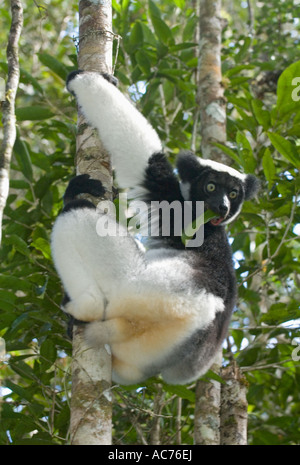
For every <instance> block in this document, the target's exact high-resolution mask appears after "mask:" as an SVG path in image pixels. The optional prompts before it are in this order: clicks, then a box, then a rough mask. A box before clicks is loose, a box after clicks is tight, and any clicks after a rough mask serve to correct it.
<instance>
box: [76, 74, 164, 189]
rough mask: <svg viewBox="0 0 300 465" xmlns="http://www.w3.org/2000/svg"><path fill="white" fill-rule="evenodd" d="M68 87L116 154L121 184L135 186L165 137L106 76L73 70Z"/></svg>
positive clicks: (88, 118) (114, 157)
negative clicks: (161, 135) (158, 133)
mask: <svg viewBox="0 0 300 465" xmlns="http://www.w3.org/2000/svg"><path fill="white" fill-rule="evenodd" d="M67 87H68V90H69V91H70V92H71V93H73V94H74V95H75V96H76V99H77V101H78V104H79V105H80V107H81V108H82V111H83V114H84V115H85V117H86V118H87V120H88V122H89V123H90V124H91V125H92V126H94V127H95V128H97V130H98V132H99V136H100V139H101V141H102V142H103V145H104V147H105V148H106V149H107V150H108V152H109V153H110V155H111V157H112V164H113V167H114V168H115V170H116V179H117V182H118V184H119V186H120V187H134V186H137V185H139V184H141V182H142V181H143V179H144V173H145V168H146V167H147V164H148V159H149V157H150V156H151V155H153V153H156V152H160V151H161V150H162V145H161V141H160V139H159V137H158V135H157V133H156V132H155V130H154V129H153V128H152V127H151V125H150V124H149V123H148V122H147V120H146V119H145V118H144V116H143V115H142V114H141V113H140V112H139V111H138V110H137V109H136V108H135V107H134V106H133V105H132V104H131V103H130V101H129V100H128V99H127V98H126V97H125V96H124V95H123V94H122V93H121V92H120V91H119V90H118V89H117V88H116V87H115V86H114V85H113V84H112V83H111V82H108V80H107V79H106V78H104V77H103V76H101V75H100V74H97V73H92V72H85V71H84V72H80V71H77V72H73V73H71V75H70V76H69V78H68V81H67Z"/></svg>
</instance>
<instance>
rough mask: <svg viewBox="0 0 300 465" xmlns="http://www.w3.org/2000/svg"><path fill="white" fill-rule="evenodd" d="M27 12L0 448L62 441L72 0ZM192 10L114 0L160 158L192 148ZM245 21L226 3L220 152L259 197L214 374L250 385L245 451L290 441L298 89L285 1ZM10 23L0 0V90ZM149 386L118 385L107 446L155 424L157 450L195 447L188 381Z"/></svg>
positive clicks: (7, 271) (239, 242)
mask: <svg viewBox="0 0 300 465" xmlns="http://www.w3.org/2000/svg"><path fill="white" fill-rule="evenodd" d="M23 4H24V10H25V11H24V30H23V34H22V38H21V41H20V64H21V80H20V87H19V91H18V97H17V119H18V138H17V141H16V144H15V147H14V157H13V161H12V169H11V182H10V196H9V199H8V204H7V207H6V210H5V221H4V232H3V235H4V237H3V246H2V249H1V251H0V262H1V265H0V267H1V268H0V336H1V337H3V338H4V339H5V341H6V355H4V352H3V353H2V362H1V364H0V370H1V371H0V377H1V383H2V385H1V387H0V394H1V400H2V402H1V404H0V410H1V422H0V443H1V444H24V443H25V444H26V443H29V444H65V443H68V440H69V433H68V423H69V401H70V389H71V388H70V355H71V343H70V341H69V340H68V338H67V336H66V319H65V317H64V315H63V313H62V311H61V310H60V301H61V298H62V289H61V285H60V282H59V280H58V278H57V275H56V273H55V270H54V268H53V264H52V261H51V255H50V247H49V238H50V232H51V227H52V225H53V222H54V220H55V218H56V216H57V215H58V213H59V211H60V209H61V207H62V202H61V199H62V195H63V192H64V189H65V187H66V184H67V181H68V180H69V179H70V177H72V176H73V175H74V154H75V131H76V108H75V102H74V101H73V99H72V98H71V97H70V96H69V95H68V93H67V92H66V91H65V89H64V80H65V77H66V76H67V74H68V72H69V71H70V70H72V69H74V68H76V47H75V45H76V40H75V42H74V40H73V39H72V38H73V37H75V38H76V30H77V21H78V15H77V2H75V1H71V0H44V1H43V2H40V3H39V4H37V3H36V2H32V1H30V0H24V1H23ZM196 6H197V2H196V1H195V0H194V1H193V0H190V1H183V0H176V1H174V2H169V1H167V0H162V1H160V2H157V1H155V2H154V1H149V2H147V1H145V0H141V1H133V0H122V1H116V0H113V16H114V19H113V21H114V31H115V32H116V33H117V34H119V35H120V36H121V37H122V40H121V41H120V43H119V47H118V45H117V41H115V44H114V45H115V56H116V52H117V49H118V57H117V62H116V72H115V74H116V76H117V77H118V79H119V81H120V87H121V89H122V90H124V92H126V91H128V92H129V93H130V95H131V97H132V99H133V100H134V101H135V102H136V105H137V106H138V108H139V109H140V110H142V111H143V113H144V114H145V116H146V117H147V118H148V119H149V120H150V121H151V123H152V124H153V125H154V127H155V128H156V129H157V131H158V132H159V134H160V136H161V138H162V140H163V141H164V143H165V146H166V149H167V150H168V152H169V154H170V157H171V159H172V158H173V156H174V154H175V153H176V152H177V151H178V150H180V149H183V148H187V149H189V148H190V147H191V145H192V143H194V142H196V146H197V147H199V146H200V143H199V142H200V140H199V136H198V135H197V134H199V121H198V120H197V102H196V101H195V96H196V88H197V86H196V82H195V76H196V67H197V45H196V43H195V38H196V32H197V31H196V29H197V16H196ZM252 14H253V21H252V20H251V15H250V16H249V10H248V8H247V2H243V1H236V0H235V1H228V0H227V1H226V0H225V1H224V2H223V16H224V30H223V50H222V66H223V85H224V88H225V96H226V99H227V115H228V124H227V127H228V144H227V145H226V147H224V148H223V150H224V151H225V153H227V155H228V156H229V158H230V159H232V161H233V163H234V166H235V167H236V168H238V169H242V170H245V172H248V173H255V174H256V175H257V176H258V177H259V178H260V179H261V182H262V189H261V192H260V195H259V199H258V200H257V201H253V202H247V203H245V206H244V209H243V213H242V215H241V216H240V218H239V219H238V220H237V221H236V222H235V223H234V224H233V225H232V226H231V228H230V230H229V231H228V232H229V236H230V241H231V242H232V248H233V251H234V252H235V255H234V256H235V264H236V273H237V279H238V283H239V302H238V305H237V309H236V311H235V313H234V316H233V320H232V324H231V329H230V336H229V338H228V339H227V341H226V344H225V346H224V363H226V362H227V361H228V359H229V358H230V357H232V356H233V357H234V358H236V360H237V362H238V364H239V365H240V367H241V368H242V370H243V373H244V374H245V376H246V378H247V382H248V383H249V387H248V402H249V424H248V441H249V444H297V443H299V438H300V420H299V418H300V415H299V414H300V401H299V384H300V362H299V359H300V349H299V343H300V338H299V318H300V310H299V294H300V292H299V284H300V266H299V254H300V246H299V232H300V228H299V223H300V214H299V209H298V208H297V200H298V198H299V190H300V181H299V167H300V162H299V160H300V157H299V152H300V148H299V137H300V113H299V101H298V100H297V96H299V97H300V89H299V92H297V86H296V85H292V79H294V78H295V77H299V76H300V62H298V61H297V57H299V48H300V46H299V35H300V31H299V18H300V5H299V2H298V1H296V0H294V1H292V0H287V1H280V0H272V1H264V2H253V4H252ZM249 18H250V21H249ZM9 25H10V13H9V1H8V0H4V1H3V2H2V5H1V7H0V40H1V43H2V44H3V46H2V47H1V49H0V77H2V78H4V79H5V78H6V71H7V65H6V58H5V44H6V43H7V35H8V31H9ZM293 91H294V94H292V92H293ZM292 95H293V96H294V97H296V100H293V99H292ZM0 133H1V127H0ZM193 134H194V135H195V134H196V135H197V137H196V141H195V140H193ZM116 285H117V283H116ZM158 381H159V380H157V379H151V380H149V381H148V382H147V383H144V384H143V386H139V387H137V386H136V387H134V388H124V387H122V386H120V387H117V388H114V395H115V411H114V431H113V437H114V442H115V443H116V444H140V443H141V444H145V443H148V442H149V441H151V434H152V433H153V431H154V427H155V425H156V423H157V422H159V423H160V425H161V427H162V428H161V443H162V444H178V443H179V442H182V443H183V444H192V443H193V415H194V403H195V391H194V385H191V386H182V387H178V386H168V385H165V384H162V383H159V382H158ZM178 399H182V400H181V412H180V410H179V401H178ZM158 400H159V402H158ZM158 406H159V407H158ZM157 414H158V415H159V416H157Z"/></svg>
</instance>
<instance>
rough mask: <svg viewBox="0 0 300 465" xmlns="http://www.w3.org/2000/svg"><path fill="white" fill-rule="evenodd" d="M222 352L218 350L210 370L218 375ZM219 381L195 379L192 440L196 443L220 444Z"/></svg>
mask: <svg viewBox="0 0 300 465" xmlns="http://www.w3.org/2000/svg"><path fill="white" fill-rule="evenodd" d="M221 362H222V354H221V352H220V354H219V357H218V359H217V360H216V363H214V364H213V366H212V367H211V370H212V371H214V372H215V373H216V374H218V375H220V365H221ZM220 399H221V389H220V383H219V382H218V381H215V380H213V379H212V380H210V381H201V380H199V381H197V384H196V403H195V422H194V441H195V444H197V445H207V446H208V445H210V446H211V445H219V444H220Z"/></svg>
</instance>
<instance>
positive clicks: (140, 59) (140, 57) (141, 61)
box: [135, 50, 151, 75]
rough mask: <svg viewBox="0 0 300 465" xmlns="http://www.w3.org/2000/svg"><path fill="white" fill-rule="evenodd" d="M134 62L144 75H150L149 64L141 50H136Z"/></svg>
mask: <svg viewBox="0 0 300 465" xmlns="http://www.w3.org/2000/svg"><path fill="white" fill-rule="evenodd" d="M135 58H136V61H137V63H138V65H139V67H140V68H141V70H142V71H143V73H145V74H146V75H148V74H150V72H151V62H150V60H149V58H148V56H147V54H146V53H145V52H144V51H143V50H138V51H137V52H136V54H135Z"/></svg>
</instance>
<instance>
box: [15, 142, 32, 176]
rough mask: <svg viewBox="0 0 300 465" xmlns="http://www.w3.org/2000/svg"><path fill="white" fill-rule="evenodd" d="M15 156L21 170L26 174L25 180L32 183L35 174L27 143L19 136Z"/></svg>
mask: <svg viewBox="0 0 300 465" xmlns="http://www.w3.org/2000/svg"><path fill="white" fill-rule="evenodd" d="M14 154H15V157H16V160H17V162H18V165H19V167H20V170H21V171H22V173H23V174H24V176H25V178H26V179H28V181H30V182H32V180H33V172H32V164H31V159H30V155H29V151H28V148H27V145H26V143H25V142H24V141H23V140H22V139H20V137H19V136H17V138H16V141H15V145H14Z"/></svg>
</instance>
